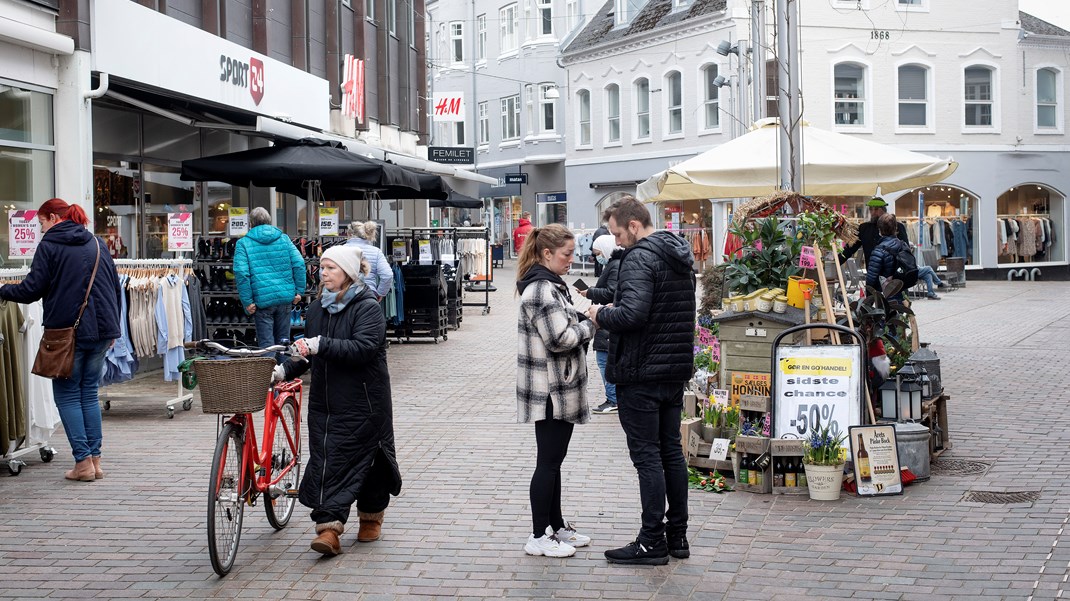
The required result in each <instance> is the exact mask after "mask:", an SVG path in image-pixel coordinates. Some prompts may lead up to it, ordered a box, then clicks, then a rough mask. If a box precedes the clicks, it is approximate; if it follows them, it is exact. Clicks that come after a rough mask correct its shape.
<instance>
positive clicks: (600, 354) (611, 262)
mask: <svg viewBox="0 0 1070 601" xmlns="http://www.w3.org/2000/svg"><path fill="white" fill-rule="evenodd" d="M591 250H592V252H593V253H594V259H595V262H596V265H598V266H599V267H603V269H602V273H601V275H599V276H598V282H597V283H596V284H595V285H594V286H592V287H590V288H588V289H587V290H580V295H581V296H585V297H587V300H589V301H591V302H592V303H594V304H596V305H609V304H612V303H613V295H614V294H616V292H617V272H618V271H619V270H620V258H621V256H622V255H623V254H624V249H623V248H621V247H619V246H617V242H616V241H615V240H614V239H613V236H612V235H610V234H606V235H604V236H598V237H597V238H595V239H594V243H592V244H591ZM591 346H592V347H594V352H595V359H596V360H597V361H598V371H599V372H601V374H602V383H603V384H605V388H606V402H604V403H602V404H601V405H599V406H598V407H595V408H594V409H593V411H594V412H595V413H616V412H617V385H616V384H614V383H613V382H610V381H609V380H607V379H606V363H607V361H609V332H607V331H606V330H598V332H597V333H595V335H594V344H592V345H591Z"/></svg>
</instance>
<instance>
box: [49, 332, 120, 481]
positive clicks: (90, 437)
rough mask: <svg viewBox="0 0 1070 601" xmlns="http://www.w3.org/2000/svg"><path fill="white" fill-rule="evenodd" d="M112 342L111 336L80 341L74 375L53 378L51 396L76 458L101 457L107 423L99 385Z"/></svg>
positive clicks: (76, 351) (73, 370) (75, 354)
mask: <svg viewBox="0 0 1070 601" xmlns="http://www.w3.org/2000/svg"><path fill="white" fill-rule="evenodd" d="M110 346H111V340H103V341H101V342H92V343H80V344H79V345H78V346H76V347H75V349H74V367H73V369H71V377H70V378H68V379H62V380H61V379H56V380H52V396H53V397H55V401H56V409H59V417H60V419H61V420H63V431H64V432H66V433H67V441H68V442H69V443H70V444H71V452H72V453H73V454H74V460H75V461H82V460H84V459H86V458H88V457H90V456H92V457H100V444H101V440H102V439H103V438H104V427H103V424H102V423H101V419H100V401H99V400H98V398H97V388H98V387H99V385H100V375H101V373H102V372H103V370H104V355H105V354H106V353H107V352H108V348H109V347H110Z"/></svg>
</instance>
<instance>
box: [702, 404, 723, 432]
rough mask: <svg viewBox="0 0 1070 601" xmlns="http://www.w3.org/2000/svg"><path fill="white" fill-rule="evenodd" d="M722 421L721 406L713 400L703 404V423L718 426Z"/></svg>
mask: <svg viewBox="0 0 1070 601" xmlns="http://www.w3.org/2000/svg"><path fill="white" fill-rule="evenodd" d="M720 422H721V407H720V406H719V405H716V404H714V403H712V402H709V401H707V402H705V403H703V404H702V423H703V424H706V425H707V426H713V427H714V428H716V427H717V426H718V425H720Z"/></svg>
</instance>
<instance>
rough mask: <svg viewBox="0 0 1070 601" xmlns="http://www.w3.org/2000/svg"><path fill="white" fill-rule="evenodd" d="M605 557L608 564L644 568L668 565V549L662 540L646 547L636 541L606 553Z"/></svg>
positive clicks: (644, 544)
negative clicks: (640, 566) (641, 566)
mask: <svg viewBox="0 0 1070 601" xmlns="http://www.w3.org/2000/svg"><path fill="white" fill-rule="evenodd" d="M605 555H606V560H608V561H609V563H621V564H626V565H644V566H663V565H665V564H667V563H669V548H668V547H667V546H666V545H665V541H664V540H660V541H658V542H657V543H654V544H653V545H649V546H648V545H647V544H646V543H641V542H639V540H638V539H636V540H635V542H632V543H628V544H627V545H624V546H623V547H621V548H619V549H610V550H608V551H606V553H605Z"/></svg>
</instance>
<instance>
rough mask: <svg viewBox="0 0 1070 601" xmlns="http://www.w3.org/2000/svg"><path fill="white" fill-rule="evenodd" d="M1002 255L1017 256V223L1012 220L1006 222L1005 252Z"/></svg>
mask: <svg viewBox="0 0 1070 601" xmlns="http://www.w3.org/2000/svg"><path fill="white" fill-rule="evenodd" d="M1004 254H1007V255H1011V256H1017V255H1018V222H1017V221H1016V220H1014V219H1008V220H1007V252H1006V253H1004Z"/></svg>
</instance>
